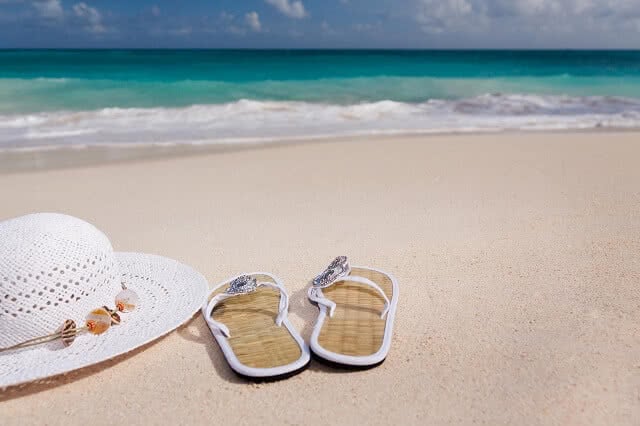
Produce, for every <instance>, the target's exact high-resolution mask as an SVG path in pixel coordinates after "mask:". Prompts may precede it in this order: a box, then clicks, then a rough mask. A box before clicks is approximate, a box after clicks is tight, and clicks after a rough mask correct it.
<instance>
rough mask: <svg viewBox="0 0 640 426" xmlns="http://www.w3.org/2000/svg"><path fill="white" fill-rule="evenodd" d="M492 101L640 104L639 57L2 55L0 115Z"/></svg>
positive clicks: (229, 52)
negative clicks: (257, 104)
mask: <svg viewBox="0 0 640 426" xmlns="http://www.w3.org/2000/svg"><path fill="white" fill-rule="evenodd" d="M486 93H501V94H514V93H518V94H551V95H570V96H625V97H638V98H640V51H414V50H390V51H386V50H373V51H371V50H343V51H341V50H336V51H334V50H0V113H3V112H5V113H9V112H35V111H51V110H59V109H66V110H87V109H98V108H107V107H176V106H187V105H193V104H217V103H226V102H233V101H237V100H240V99H253V100H275V101H306V102H324V103H336V104H351V103H359V102H375V101H381V100H392V101H397V102H409V103H419V102H425V101H428V100H431V99H462V98H466V97H473V96H478V95H482V94H486Z"/></svg>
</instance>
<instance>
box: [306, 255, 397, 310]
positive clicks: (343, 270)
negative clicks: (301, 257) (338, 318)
mask: <svg viewBox="0 0 640 426" xmlns="http://www.w3.org/2000/svg"><path fill="white" fill-rule="evenodd" d="M340 281H349V282H355V283H359V284H364V285H366V286H368V287H371V288H372V289H374V290H375V291H377V292H378V294H380V296H381V297H382V298H383V299H384V308H383V309H382V314H381V315H380V318H384V317H385V315H386V314H387V312H388V311H389V305H390V303H389V298H388V297H387V295H386V294H385V292H384V291H383V290H382V289H381V288H380V286H379V285H378V284H376V283H374V282H373V281H371V280H369V279H367V278H364V277H358V276H353V275H351V266H350V265H349V261H348V259H347V256H338V257H336V258H335V259H333V262H331V263H330V264H329V266H327V268H326V269H325V270H324V271H322V272H321V273H320V274H318V275H317V276H316V277H315V278H314V279H313V281H312V282H311V284H312V285H311V288H309V291H308V293H307V294H308V296H309V299H310V300H311V301H312V302H315V303H317V304H318V305H323V306H325V307H327V308H328V309H329V317H332V316H333V314H334V313H335V310H336V304H335V302H333V301H332V300H329V299H327V298H326V297H324V294H323V293H322V289H323V288H327V287H330V286H332V285H333V284H335V283H337V282H340Z"/></svg>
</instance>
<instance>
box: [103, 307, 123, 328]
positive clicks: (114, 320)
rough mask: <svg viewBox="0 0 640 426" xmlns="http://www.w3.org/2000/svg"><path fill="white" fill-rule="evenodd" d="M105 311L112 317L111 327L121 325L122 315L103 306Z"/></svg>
mask: <svg viewBox="0 0 640 426" xmlns="http://www.w3.org/2000/svg"><path fill="white" fill-rule="evenodd" d="M103 308H104V310H105V311H107V312H109V315H111V325H118V324H120V314H118V311H116V310H114V309H111V308H109V307H108V306H103Z"/></svg>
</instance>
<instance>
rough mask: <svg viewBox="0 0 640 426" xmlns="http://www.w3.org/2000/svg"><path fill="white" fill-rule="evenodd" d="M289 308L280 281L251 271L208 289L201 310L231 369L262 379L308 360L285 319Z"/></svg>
mask: <svg viewBox="0 0 640 426" xmlns="http://www.w3.org/2000/svg"><path fill="white" fill-rule="evenodd" d="M278 293H279V294H278ZM288 309H289V296H288V295H287V291H286V290H285V288H284V286H283V285H282V282H281V281H280V280H279V279H278V278H276V277H275V276H273V275H271V274H268V273H266V272H253V273H250V274H243V275H240V276H237V277H234V278H231V279H229V280H227V281H224V282H223V283H221V284H219V285H217V286H216V287H215V288H214V289H213V290H211V292H210V293H209V296H208V297H207V302H206V303H205V305H204V306H203V307H202V315H203V316H204V319H205V321H206V322H207V324H208V325H209V328H210V329H211V333H212V334H213V337H214V338H215V339H216V341H217V342H218V344H219V345H220V348H221V349H222V352H223V354H224V356H225V358H226V359H227V362H228V363H229V365H230V366H231V368H232V369H233V371H234V372H235V373H237V374H238V375H239V376H241V377H244V378H246V379H250V380H255V381H264V380H278V379H283V378H286V377H290V376H292V375H295V374H297V373H299V372H301V371H302V370H304V369H305V368H306V367H307V366H308V364H309V360H310V354H309V347H308V346H307V344H306V343H305V342H304V340H303V339H302V337H301V336H300V333H298V331H297V330H296V329H295V328H294V327H293V325H292V324H291V323H290V322H289V320H288V318H287V315H288Z"/></svg>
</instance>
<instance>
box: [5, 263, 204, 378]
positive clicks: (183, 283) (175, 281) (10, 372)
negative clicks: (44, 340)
mask: <svg viewBox="0 0 640 426" xmlns="http://www.w3.org/2000/svg"><path fill="white" fill-rule="evenodd" d="M115 257H116V260H117V262H118V264H119V268H120V272H121V274H122V280H123V282H125V283H126V285H127V287H128V288H130V289H132V290H134V291H135V292H136V293H137V294H138V296H139V298H140V302H139V306H136V309H135V310H134V311H132V312H127V313H123V314H122V315H121V317H122V323H121V324H119V325H117V326H113V327H111V328H110V329H109V330H108V331H107V332H106V333H104V334H101V335H99V336H95V335H92V334H88V333H84V334H81V335H79V336H78V337H77V338H76V340H75V341H74V342H73V344H72V345H71V346H69V347H66V348H63V347H62V345H61V344H60V342H59V341H58V342H53V343H50V344H44V345H39V346H33V347H30V348H25V349H22V350H16V351H10V352H6V353H2V354H0V388H3V387H8V386H14V385H19V384H23V383H28V382H32V381H36V380H41V379H45V378H48V377H51V376H55V375H58V374H63V373H68V372H71V371H74V370H77V369H80V368H83V367H87V366H90V365H94V364H97V363H100V362H103V361H107V360H109V359H111V358H114V357H116V356H118V355H122V354H125V353H127V352H129V351H132V350H134V349H136V348H138V347H140V346H143V345H145V344H147V343H149V342H152V341H154V340H156V339H158V338H160V337H162V336H164V335H165V334H167V333H169V332H171V331H173V330H175V329H176V328H178V327H179V326H181V325H182V324H184V323H185V322H187V321H188V320H189V319H190V318H192V317H193V315H194V314H195V313H196V312H197V311H198V310H199V309H200V307H201V306H202V303H203V300H204V298H205V294H206V290H207V287H208V285H207V281H206V279H205V278H204V277H203V276H202V275H201V274H200V273H199V272H197V271H195V270H194V269H193V268H191V267H189V266H187V265H184V264H182V263H179V262H177V261H175V260H172V259H168V258H165V257H161V256H156V255H150V254H142V253H115ZM109 297H115V295H113V296H109ZM112 304H113V301H111V302H110V303H109V305H112ZM72 319H74V320H76V321H82V320H83V319H81V318H72ZM43 332H44V334H46V333H47V332H50V330H43Z"/></svg>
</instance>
